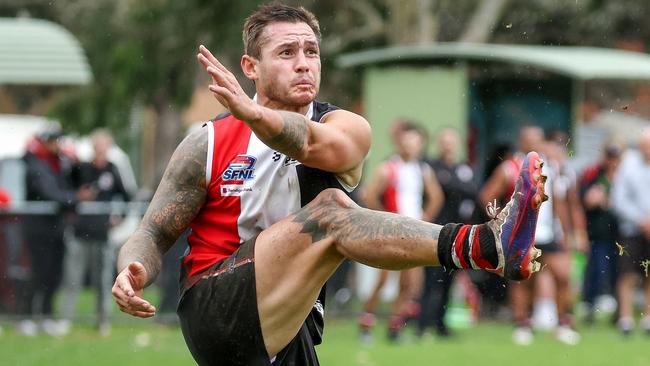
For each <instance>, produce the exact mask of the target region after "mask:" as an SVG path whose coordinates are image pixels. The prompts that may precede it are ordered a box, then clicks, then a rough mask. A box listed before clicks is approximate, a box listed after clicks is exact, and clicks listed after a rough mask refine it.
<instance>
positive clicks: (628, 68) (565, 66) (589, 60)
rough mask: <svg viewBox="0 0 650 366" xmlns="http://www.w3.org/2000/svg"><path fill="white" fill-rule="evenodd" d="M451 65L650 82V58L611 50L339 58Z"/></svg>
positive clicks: (462, 49) (429, 50)
mask: <svg viewBox="0 0 650 366" xmlns="http://www.w3.org/2000/svg"><path fill="white" fill-rule="evenodd" d="M449 61H468V62H502V63H509V64H518V65H523V66H531V67H535V68H538V69H541V70H546V71H550V72H553V73H557V74H561V75H565V76H568V77H571V78H575V79H581V80H590V79H601V80H604V79H628V80H650V56H649V55H647V54H645V53H638V52H629V51H622V50H617V49H609V48H594V47H568V46H523V45H502V44H473V43H437V44H427V45H412V46H398V47H389V48H383V49H375V50H368V51H362V52H356V53H349V54H346V55H343V56H341V57H339V58H338V64H339V66H341V67H354V66H367V65H376V64H398V63H410V62H449Z"/></svg>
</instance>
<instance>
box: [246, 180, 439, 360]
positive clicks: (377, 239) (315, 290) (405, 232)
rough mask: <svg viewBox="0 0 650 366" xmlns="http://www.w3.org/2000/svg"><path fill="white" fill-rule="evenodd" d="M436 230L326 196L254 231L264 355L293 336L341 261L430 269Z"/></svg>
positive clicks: (332, 193)
mask: <svg viewBox="0 0 650 366" xmlns="http://www.w3.org/2000/svg"><path fill="white" fill-rule="evenodd" d="M441 229H442V226H439V225H434V224H430V223H426V222H423V221H419V220H415V219H411V218H407V217H402V216H398V215H395V214H390V213H386V212H378V211H371V210H367V209H364V208H361V207H359V206H357V205H356V204H355V203H354V202H353V201H352V200H350V198H348V197H347V196H346V195H345V194H344V193H343V192H341V191H339V190H334V189H332V190H326V191H324V192H322V193H321V194H320V195H319V196H318V197H317V198H316V199H315V200H314V201H313V202H312V203H310V204H309V205H307V206H305V207H304V208H302V209H301V210H300V211H298V212H297V213H296V214H294V215H291V216H289V217H288V218H286V219H285V220H282V221H280V222H279V223H277V224H275V225H273V226H271V227H270V228H269V229H267V230H265V231H264V232H262V233H261V234H260V236H259V237H258V239H257V242H256V244H255V272H256V276H255V277H256V285H257V301H258V310H259V315H260V322H261V326H262V334H263V335H264V340H265V344H266V348H267V351H268V352H269V354H270V355H273V354H276V353H277V352H279V351H280V350H281V349H282V348H284V347H285V346H286V345H287V344H288V342H289V341H290V340H291V339H292V338H293V337H294V336H295V335H296V333H297V332H298V330H299V329H300V326H301V325H302V323H303V322H304V320H305V318H306V317H307V315H308V314H309V312H310V311H311V309H312V307H313V305H314V303H315V301H316V298H317V297H318V294H319V291H320V289H321V287H322V286H323V285H324V284H325V282H326V281H327V279H328V278H329V277H330V276H331V274H332V273H333V272H334V270H335V269H336V268H337V267H338V265H339V264H340V263H341V261H342V260H343V259H344V258H346V257H348V258H351V259H353V260H355V261H358V262H361V263H365V264H368V265H371V266H375V267H380V268H386V269H404V268H411V267H416V266H421V265H437V264H438V258H437V237H438V234H439V233H440V230H441Z"/></svg>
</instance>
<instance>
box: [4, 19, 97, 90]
mask: <svg viewBox="0 0 650 366" xmlns="http://www.w3.org/2000/svg"><path fill="white" fill-rule="evenodd" d="M91 80H92V75H91V72H90V67H89V66H88V61H87V60H86V55H85V54H84V51H83V49H82V48H81V46H80V45H79V42H78V41H77V39H76V38H75V37H74V36H73V35H72V34H70V32H68V31H67V30H65V29H64V28H63V27H61V26H60V25H58V24H55V23H52V22H49V21H45V20H40V19H30V18H0V85H2V84H19V85H79V84H88V83H89V82H90V81H91Z"/></svg>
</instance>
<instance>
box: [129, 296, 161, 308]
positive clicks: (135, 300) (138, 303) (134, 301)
mask: <svg viewBox="0 0 650 366" xmlns="http://www.w3.org/2000/svg"><path fill="white" fill-rule="evenodd" d="M127 303H128V305H129V307H130V308H132V309H134V310H139V311H156V308H155V307H154V306H153V305H151V304H150V303H149V302H148V301H147V300H144V299H142V298H139V297H137V296H133V297H130V298H129V301H128V302H127Z"/></svg>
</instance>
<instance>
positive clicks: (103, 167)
mask: <svg viewBox="0 0 650 366" xmlns="http://www.w3.org/2000/svg"><path fill="white" fill-rule="evenodd" d="M91 140H92V145H93V151H94V154H93V159H92V161H91V162H82V163H79V164H78V165H77V166H76V167H75V174H74V175H73V176H74V182H73V183H74V185H75V187H76V188H78V189H92V190H94V191H95V192H96V196H95V198H94V201H95V202H97V203H103V204H104V205H105V206H104V207H100V206H95V207H96V208H97V210H99V211H100V212H99V213H83V212H81V213H80V214H78V215H77V217H76V221H75V223H74V235H72V236H71V238H70V239H69V240H67V241H66V249H67V252H66V255H65V261H64V277H63V280H64V281H63V293H64V295H65V296H64V297H63V308H62V312H61V314H62V327H63V328H64V330H65V332H67V331H68V330H69V329H70V326H71V321H72V319H73V316H74V312H75V307H76V303H77V298H78V296H79V291H80V290H81V288H82V287H83V282H84V278H85V274H86V271H88V270H90V271H89V272H90V279H91V284H92V285H93V287H95V290H96V293H97V300H96V301H97V304H96V305H97V328H98V329H99V332H100V334H101V335H104V336H105V335H108V333H109V332H110V325H109V322H108V314H109V308H110V304H111V296H110V290H111V286H112V283H113V271H114V267H115V253H114V248H113V247H112V246H110V245H109V244H108V230H109V229H110V228H111V227H112V226H114V225H116V224H117V222H118V221H119V216H115V215H114V216H111V215H110V214H109V213H108V212H106V210H107V209H108V208H109V204H110V202H111V201H116V200H121V201H127V200H128V199H129V194H128V193H127V192H126V190H125V188H124V185H123V184H122V180H121V178H120V174H119V172H118V170H117V168H116V167H115V165H113V163H111V162H110V161H109V160H108V152H109V150H110V149H111V147H112V146H113V138H112V136H111V135H110V133H109V132H108V131H106V130H96V131H94V132H93V134H92V138H91ZM101 211H104V212H101Z"/></svg>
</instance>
